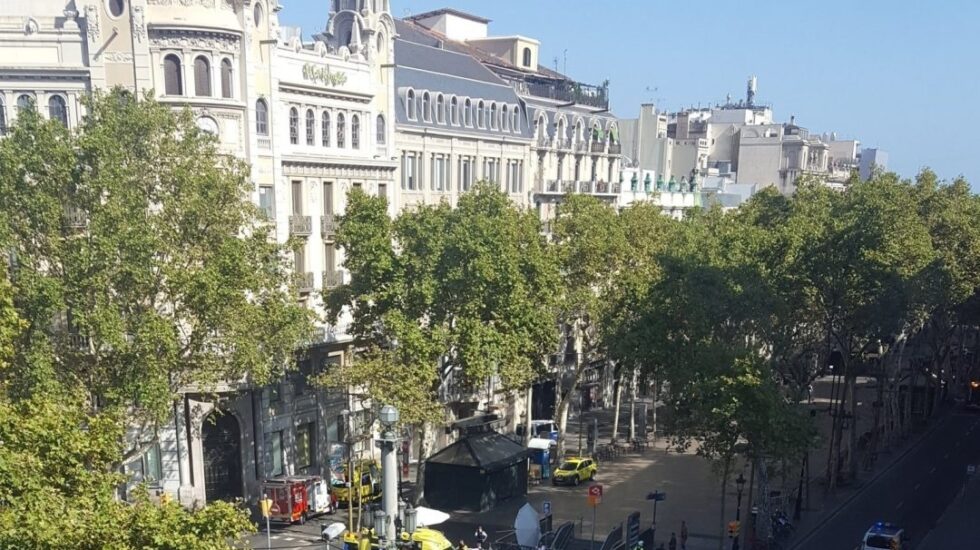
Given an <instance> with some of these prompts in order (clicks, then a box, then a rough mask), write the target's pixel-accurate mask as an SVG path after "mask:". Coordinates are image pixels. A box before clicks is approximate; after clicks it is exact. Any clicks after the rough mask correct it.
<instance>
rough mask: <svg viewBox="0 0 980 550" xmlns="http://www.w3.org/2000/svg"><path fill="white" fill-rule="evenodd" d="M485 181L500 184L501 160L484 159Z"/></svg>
mask: <svg viewBox="0 0 980 550" xmlns="http://www.w3.org/2000/svg"><path fill="white" fill-rule="evenodd" d="M483 179H485V180H487V181H489V182H491V183H499V182H500V159H495V158H488V159H484V161H483Z"/></svg>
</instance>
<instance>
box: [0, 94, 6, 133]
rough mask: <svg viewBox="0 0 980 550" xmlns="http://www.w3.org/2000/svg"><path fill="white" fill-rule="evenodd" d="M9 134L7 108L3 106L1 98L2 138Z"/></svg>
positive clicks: (0, 128) (0, 122)
mask: <svg viewBox="0 0 980 550" xmlns="http://www.w3.org/2000/svg"><path fill="white" fill-rule="evenodd" d="M6 134H7V106H6V105H4V104H3V98H2V97H0V136H3V135H6Z"/></svg>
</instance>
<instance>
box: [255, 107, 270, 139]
mask: <svg viewBox="0 0 980 550" xmlns="http://www.w3.org/2000/svg"><path fill="white" fill-rule="evenodd" d="M255 133H256V134H258V135H260V136H267V135H269V105H268V104H266V102H265V100H264V99H260V100H258V101H256V102H255Z"/></svg>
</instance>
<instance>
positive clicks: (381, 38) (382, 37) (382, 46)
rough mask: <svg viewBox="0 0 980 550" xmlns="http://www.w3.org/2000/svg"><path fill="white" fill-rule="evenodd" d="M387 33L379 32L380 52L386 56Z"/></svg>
mask: <svg viewBox="0 0 980 550" xmlns="http://www.w3.org/2000/svg"><path fill="white" fill-rule="evenodd" d="M385 46H386V42H385V35H383V34H381V33H378V53H379V54H381V55H382V56H384V54H385Z"/></svg>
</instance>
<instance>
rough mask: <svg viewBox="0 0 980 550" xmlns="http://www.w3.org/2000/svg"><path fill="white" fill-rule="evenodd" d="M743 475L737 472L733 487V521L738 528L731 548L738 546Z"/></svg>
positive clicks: (743, 487) (740, 529)
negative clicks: (734, 500) (734, 490)
mask: <svg viewBox="0 0 980 550" xmlns="http://www.w3.org/2000/svg"><path fill="white" fill-rule="evenodd" d="M745 481H746V480H745V476H744V475H742V473H741V472H739V474H738V477H737V478H736V479H735V487H736V489H737V492H736V495H737V499H738V500H737V501H736V504H735V523H736V524H737V525H738V530H737V531H735V537H734V539H733V541H732V548H733V549H735V548H739V543H738V536H739V534H740V533H741V532H742V523H741V520H742V490H743V489H745Z"/></svg>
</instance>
